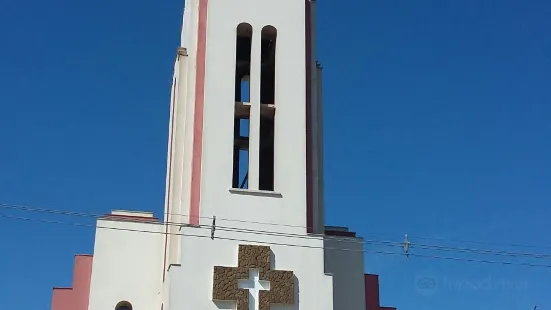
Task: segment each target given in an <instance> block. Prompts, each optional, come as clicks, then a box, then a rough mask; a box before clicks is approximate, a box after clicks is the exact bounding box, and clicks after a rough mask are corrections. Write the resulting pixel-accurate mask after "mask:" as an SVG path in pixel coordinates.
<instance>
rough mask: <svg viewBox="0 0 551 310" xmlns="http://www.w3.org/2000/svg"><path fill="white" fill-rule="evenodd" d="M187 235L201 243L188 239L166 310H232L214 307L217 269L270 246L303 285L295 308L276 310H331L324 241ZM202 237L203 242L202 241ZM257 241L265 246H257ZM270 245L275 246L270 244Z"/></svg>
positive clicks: (187, 230) (173, 271)
mask: <svg viewBox="0 0 551 310" xmlns="http://www.w3.org/2000/svg"><path fill="white" fill-rule="evenodd" d="M182 233H183V234H185V235H195V237H192V236H183V237H182V253H183V255H182V265H181V266H171V268H170V271H169V278H170V279H169V280H170V283H171V285H170V293H169V294H170V295H169V296H170V298H169V302H168V304H165V308H164V309H165V310H180V309H202V310H209V309H212V310H218V309H226V308H231V306H232V303H224V305H225V306H224V305H222V306H221V308H219V306H220V303H219V304H218V305H217V304H215V303H214V302H213V301H212V287H213V270H214V266H228V267H235V266H237V253H238V245H239V244H259V245H268V246H270V248H271V250H272V252H273V254H274V255H273V256H274V257H275V259H274V260H275V269H278V270H291V271H293V272H294V274H295V277H296V279H297V280H298V281H297V282H296V283H295V284H298V285H295V305H293V306H290V307H283V306H277V307H276V306H272V309H273V310H276V309H294V310H298V309H301V310H310V309H311V310H320V309H331V305H332V302H333V301H332V295H333V294H332V277H331V276H329V275H325V274H324V270H323V269H324V266H323V249H322V248H321V247H322V246H323V241H322V240H320V239H314V238H289V237H275V236H265V235H258V234H250V233H238V232H218V231H217V233H216V235H217V236H218V238H215V239H214V240H211V239H210V232H209V230H208V229H203V228H193V227H184V228H183V229H182ZM197 235H200V236H203V237H196V236H197ZM222 238H228V239H247V240H248V241H250V242H239V241H234V240H222ZM257 241H262V242H264V243H262V242H261V243H256V242H257ZM266 242H268V243H272V244H266ZM273 243H281V244H283V243H285V244H294V245H298V246H285V245H274V244H273ZM233 307H235V303H233ZM91 310H94V309H91Z"/></svg>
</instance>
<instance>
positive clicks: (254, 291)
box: [237, 269, 270, 310]
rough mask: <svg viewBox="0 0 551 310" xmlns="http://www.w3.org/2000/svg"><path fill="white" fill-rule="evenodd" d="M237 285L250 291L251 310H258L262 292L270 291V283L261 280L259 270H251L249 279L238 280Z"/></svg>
mask: <svg viewBox="0 0 551 310" xmlns="http://www.w3.org/2000/svg"><path fill="white" fill-rule="evenodd" d="M237 285H238V286H239V288H242V289H246V290H248V291H249V310H258V306H259V303H258V299H259V296H260V291H269V290H270V281H263V280H260V276H259V274H258V269H249V279H248V280H238V281H237Z"/></svg>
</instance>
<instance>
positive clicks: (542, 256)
mask: <svg viewBox="0 0 551 310" xmlns="http://www.w3.org/2000/svg"><path fill="white" fill-rule="evenodd" d="M0 208H7V209H15V210H21V211H29V212H41V213H49V214H58V215H67V216H81V217H91V218H94V219H100V218H102V217H103V216H105V215H99V214H93V213H83V212H71V211H63V210H55V209H46V208H35V207H27V206H20V205H10V204H2V203H0ZM203 218H208V219H212V217H203ZM127 221H129V222H134V221H135V222H141V221H139V220H132V219H127ZM236 221H239V222H242V223H251V222H250V221H246V220H236ZM253 223H261V222H253ZM158 224H160V225H166V226H178V227H180V226H182V225H183V223H180V222H165V223H158ZM275 225H277V224H275ZM279 226H283V225H279ZM287 226H291V225H287ZM295 227H296V226H295ZM300 227H305V226H300ZM209 228H210V226H209ZM216 229H217V230H221V231H228V232H238V233H251V234H261V235H267V236H276V237H287V238H298V239H318V237H316V236H311V235H303V234H296V233H288V232H279V231H266V230H254V229H244V228H237V227H229V226H216ZM331 238H332V240H336V241H341V242H346V243H349V244H362V245H368V244H370V245H382V246H396V247H404V242H395V241H388V240H374V239H371V240H370V239H367V240H357V239H351V238H338V237H331ZM407 246H408V247H412V248H414V249H423V250H434V251H448V252H461V253H468V254H482V255H495V256H505V257H524V258H534V259H551V255H549V254H540V253H518V252H509V251H497V250H482V249H472V248H462V247H452V246H442V245H431V244H422V243H411V242H409V241H408V245H407Z"/></svg>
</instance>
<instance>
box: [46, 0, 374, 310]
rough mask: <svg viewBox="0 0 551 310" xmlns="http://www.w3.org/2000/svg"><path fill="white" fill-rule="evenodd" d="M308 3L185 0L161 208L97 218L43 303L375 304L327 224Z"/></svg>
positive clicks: (350, 309) (91, 308)
mask: <svg viewBox="0 0 551 310" xmlns="http://www.w3.org/2000/svg"><path fill="white" fill-rule="evenodd" d="M245 8H246V9H245ZM315 13H316V3H315V1H314V0H280V1H273V0H233V1H219V0H210V1H209V0H186V3H185V10H184V19H183V27H182V38H181V47H180V48H179V49H178V51H177V55H176V60H175V66H174V77H173V81H172V89H171V92H172V95H171V111H170V112H171V113H170V124H169V128H170V129H169V130H170V131H169V143H168V144H169V145H168V160H167V179H166V199H165V210H164V218H163V219H162V220H160V219H158V218H155V217H154V215H153V214H152V213H149V212H138V211H124V210H115V211H112V212H111V213H109V214H106V215H105V216H103V217H101V218H99V219H98V220H97V227H96V238H95V244H94V254H93V256H92V255H77V256H76V257H75V266H74V279H73V287H71V288H54V291H53V298H52V310H69V309H71V310H105V309H113V310H143V309H148V310H149V309H160V310H181V309H202V310H208V309H212V310H217V309H237V310H269V309H297V310H298V309H302V310H307V309H312V310H314V309H335V310H379V309H384V307H380V306H379V302H378V282H377V281H378V279H377V277H376V276H373V275H365V274H364V257H363V242H362V241H363V240H362V239H361V238H359V237H357V236H356V234H355V233H353V232H350V231H349V230H348V229H347V228H344V227H327V226H325V225H324V204H323V190H324V189H323V152H322V149H323V145H322V141H323V139H322V134H323V132H322V96H321V94H322V68H321V65H320V64H319V63H318V62H317V61H316V56H315V55H316V51H315V45H316V44H315V37H316V36H315V34H316V27H315V15H316V14H315Z"/></svg>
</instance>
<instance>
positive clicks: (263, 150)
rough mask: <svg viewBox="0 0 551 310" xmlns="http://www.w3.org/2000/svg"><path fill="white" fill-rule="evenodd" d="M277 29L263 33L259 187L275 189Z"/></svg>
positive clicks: (269, 28)
mask: <svg viewBox="0 0 551 310" xmlns="http://www.w3.org/2000/svg"><path fill="white" fill-rule="evenodd" d="M276 39H277V30H276V28H274V27H273V26H265V27H264V28H262V33H261V53H260V54H261V56H260V57H261V60H260V63H261V67H260V158H259V164H260V167H259V184H258V186H259V189H260V190H266V191H273V190H274V153H275V145H274V135H275V107H276V102H275V99H276V88H275V73H276V72H275V71H276V70H275V68H276V67H275V62H276Z"/></svg>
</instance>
